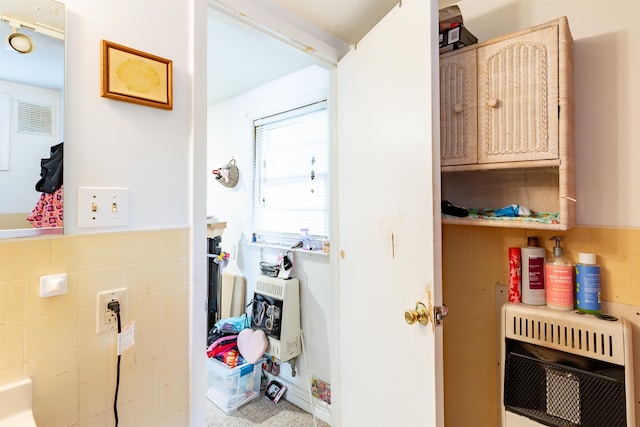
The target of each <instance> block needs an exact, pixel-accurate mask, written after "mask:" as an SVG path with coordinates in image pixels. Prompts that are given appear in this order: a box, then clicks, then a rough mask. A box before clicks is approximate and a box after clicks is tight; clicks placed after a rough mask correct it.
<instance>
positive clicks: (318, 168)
mask: <svg viewBox="0 0 640 427" xmlns="http://www.w3.org/2000/svg"><path fill="white" fill-rule="evenodd" d="M254 130H255V153H254V154H255V167H254V199H253V227H254V231H255V232H256V233H258V234H291V233H294V234H296V235H299V234H300V229H301V228H308V229H309V234H310V235H311V236H313V237H315V238H326V237H327V236H328V235H329V229H328V228H329V128H328V117H327V103H326V101H321V102H317V103H314V104H311V105H307V106H304V107H301V108H296V109H294V110H290V111H286V112H283V113H280V114H276V115H273V116H269V117H265V118H262V119H258V120H255V121H254Z"/></svg>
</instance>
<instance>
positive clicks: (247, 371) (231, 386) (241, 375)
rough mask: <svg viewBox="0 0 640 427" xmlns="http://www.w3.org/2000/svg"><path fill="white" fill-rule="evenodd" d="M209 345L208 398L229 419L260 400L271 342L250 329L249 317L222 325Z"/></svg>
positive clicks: (216, 326) (223, 321)
mask: <svg viewBox="0 0 640 427" xmlns="http://www.w3.org/2000/svg"><path fill="white" fill-rule="evenodd" d="M207 344H208V346H207V356H208V357H209V359H208V361H207V377H208V379H207V382H208V386H209V389H208V391H207V397H208V398H209V400H211V401H212V402H213V403H214V404H215V405H216V406H218V407H219V408H220V409H221V410H222V411H224V412H225V413H226V414H227V415H229V414H231V413H233V412H235V411H237V409H238V408H239V407H240V406H242V405H244V404H246V403H248V402H250V401H251V400H253V399H255V398H256V397H258V395H259V393H260V382H261V379H262V360H263V356H264V353H265V351H266V349H267V347H268V345H269V341H268V339H267V337H266V335H265V334H264V332H263V331H261V330H257V331H254V330H252V329H251V328H249V320H248V317H247V315H246V313H245V314H243V315H242V316H239V317H232V318H228V319H222V320H220V321H218V322H217V323H216V324H215V327H214V328H213V329H212V330H211V331H210V332H209V336H208V337H207Z"/></svg>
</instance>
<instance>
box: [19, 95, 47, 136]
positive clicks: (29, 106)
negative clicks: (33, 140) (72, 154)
mask: <svg viewBox="0 0 640 427" xmlns="http://www.w3.org/2000/svg"><path fill="white" fill-rule="evenodd" d="M55 116H56V114H55V107H53V106H51V105H40V104H34V103H31V102H25V101H20V100H16V130H17V132H20V133H30V134H36V135H43V136H55Z"/></svg>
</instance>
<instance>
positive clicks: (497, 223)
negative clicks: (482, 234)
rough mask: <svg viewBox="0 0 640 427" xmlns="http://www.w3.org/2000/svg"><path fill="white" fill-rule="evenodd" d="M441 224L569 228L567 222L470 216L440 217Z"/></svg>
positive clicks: (563, 229) (535, 228)
mask: <svg viewBox="0 0 640 427" xmlns="http://www.w3.org/2000/svg"><path fill="white" fill-rule="evenodd" d="M442 223H443V224H451V225H472V226H481V227H501V228H526V229H530V230H558V231H566V230H568V229H570V228H571V226H570V225H568V224H549V223H544V222H533V221H517V220H512V221H510V220H499V221H498V220H491V219H471V218H449V217H447V218H444V217H443V218H442Z"/></svg>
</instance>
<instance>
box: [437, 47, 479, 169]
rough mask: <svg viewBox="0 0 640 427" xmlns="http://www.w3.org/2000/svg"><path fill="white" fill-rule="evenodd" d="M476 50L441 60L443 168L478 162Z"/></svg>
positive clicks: (441, 143)
mask: <svg viewBox="0 0 640 427" xmlns="http://www.w3.org/2000/svg"><path fill="white" fill-rule="evenodd" d="M476 72H477V67H476V50H475V49H474V50H470V51H467V52H463V53H461V54H459V55H453V56H449V57H445V58H441V60H440V160H441V164H442V165H443V166H447V165H465V164H473V163H477V161H478V156H477V152H478V142H477V132H478V131H477V120H478V118H477V114H478V110H477V97H478V95H477V85H476Z"/></svg>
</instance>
